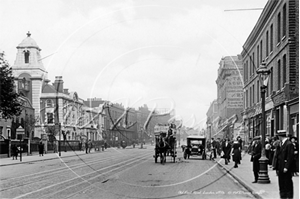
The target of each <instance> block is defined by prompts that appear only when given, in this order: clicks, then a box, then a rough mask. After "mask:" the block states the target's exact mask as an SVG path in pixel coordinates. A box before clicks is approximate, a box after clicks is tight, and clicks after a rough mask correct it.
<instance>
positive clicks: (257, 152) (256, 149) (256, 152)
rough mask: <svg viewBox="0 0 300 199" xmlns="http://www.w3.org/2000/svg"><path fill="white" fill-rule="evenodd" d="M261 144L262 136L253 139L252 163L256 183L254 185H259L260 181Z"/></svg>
mask: <svg viewBox="0 0 300 199" xmlns="http://www.w3.org/2000/svg"><path fill="white" fill-rule="evenodd" d="M261 147H262V146H261V142H260V136H256V137H254V138H253V142H252V155H251V162H253V165H252V167H253V174H254V181H253V182H252V183H257V181H258V172H259V158H260V157H261Z"/></svg>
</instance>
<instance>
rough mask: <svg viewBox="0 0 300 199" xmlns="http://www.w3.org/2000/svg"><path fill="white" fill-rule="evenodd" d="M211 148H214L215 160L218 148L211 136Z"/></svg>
mask: <svg viewBox="0 0 300 199" xmlns="http://www.w3.org/2000/svg"><path fill="white" fill-rule="evenodd" d="M211 148H212V153H213V158H212V159H213V160H214V159H215V158H217V151H216V150H217V149H216V141H215V140H214V138H211Z"/></svg>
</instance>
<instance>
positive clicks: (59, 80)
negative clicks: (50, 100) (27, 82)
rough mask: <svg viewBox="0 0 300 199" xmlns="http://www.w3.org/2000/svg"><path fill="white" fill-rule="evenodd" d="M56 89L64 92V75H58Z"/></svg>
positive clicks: (55, 82)
mask: <svg viewBox="0 0 300 199" xmlns="http://www.w3.org/2000/svg"><path fill="white" fill-rule="evenodd" d="M53 86H54V87H55V90H56V91H57V92H59V93H63V92H64V81H63V80H62V76H56V77H55V81H54V83H53Z"/></svg>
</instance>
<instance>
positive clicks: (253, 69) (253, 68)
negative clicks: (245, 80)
mask: <svg viewBox="0 0 300 199" xmlns="http://www.w3.org/2000/svg"><path fill="white" fill-rule="evenodd" d="M252 58H253V67H252V75H253V74H254V71H255V68H256V67H255V64H254V60H255V57H254V53H252Z"/></svg>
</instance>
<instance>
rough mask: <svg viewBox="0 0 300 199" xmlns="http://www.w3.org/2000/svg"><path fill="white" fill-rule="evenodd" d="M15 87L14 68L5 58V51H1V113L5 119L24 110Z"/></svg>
mask: <svg viewBox="0 0 300 199" xmlns="http://www.w3.org/2000/svg"><path fill="white" fill-rule="evenodd" d="M14 88H15V87H14V77H13V75H12V68H11V67H10V66H9V64H8V62H7V61H6V60H5V59H4V52H0V114H2V117H3V118H5V119H8V118H12V117H13V116H15V115H20V113H21V111H22V109H21V103H20V101H19V98H18V97H19V94H18V93H16V91H15V89H14Z"/></svg>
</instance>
